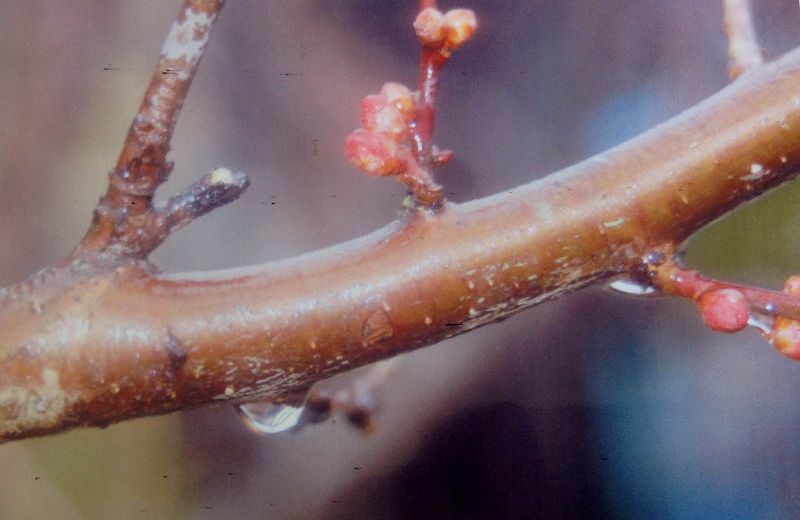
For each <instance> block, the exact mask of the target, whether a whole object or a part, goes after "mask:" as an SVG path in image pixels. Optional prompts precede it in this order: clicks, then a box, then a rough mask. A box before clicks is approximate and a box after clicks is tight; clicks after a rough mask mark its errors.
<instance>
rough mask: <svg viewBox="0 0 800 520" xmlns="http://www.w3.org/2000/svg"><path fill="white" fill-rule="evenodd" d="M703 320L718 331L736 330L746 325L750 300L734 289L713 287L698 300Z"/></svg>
mask: <svg viewBox="0 0 800 520" xmlns="http://www.w3.org/2000/svg"><path fill="white" fill-rule="evenodd" d="M698 305H699V307H700V312H701V313H702V314H703V321H705V323H706V325H707V326H708V327H709V328H711V329H714V330H717V331H720V332H738V331H740V330H742V329H743V328H745V327H746V326H747V320H748V319H749V318H750V302H749V301H748V300H747V297H746V296H745V295H744V294H742V293H741V292H739V291H737V290H736V289H713V290H711V291H708V292H707V293H705V294H703V295H702V296H701V297H700V301H699V302H698Z"/></svg>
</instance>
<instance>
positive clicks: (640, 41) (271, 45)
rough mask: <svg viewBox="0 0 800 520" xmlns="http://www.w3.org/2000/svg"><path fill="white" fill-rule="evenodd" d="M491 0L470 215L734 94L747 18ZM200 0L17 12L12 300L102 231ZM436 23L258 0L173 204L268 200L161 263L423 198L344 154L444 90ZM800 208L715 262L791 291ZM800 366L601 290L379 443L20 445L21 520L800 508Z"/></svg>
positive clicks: (1, 234)
mask: <svg viewBox="0 0 800 520" xmlns="http://www.w3.org/2000/svg"><path fill="white" fill-rule="evenodd" d="M469 4H470V7H472V8H473V9H475V11H476V12H477V13H478V16H479V19H480V22H481V28H480V31H479V33H478V35H477V36H476V38H475V40H474V41H473V42H471V43H470V44H468V45H467V46H466V47H465V48H464V49H463V50H462V51H460V52H458V53H457V54H456V56H455V58H454V59H453V60H452V62H451V63H450V64H449V65H448V68H447V73H446V75H445V79H444V82H443V85H442V99H441V103H440V112H439V119H438V128H437V138H436V141H437V142H438V143H439V144H440V145H441V146H444V147H448V148H453V149H454V150H455V151H456V159H455V160H454V162H453V163H451V164H450V165H448V166H447V167H446V168H445V169H444V171H442V172H441V173H440V174H439V175H440V176H439V179H440V180H441V181H442V182H443V183H444V184H445V185H446V186H447V189H448V192H449V193H450V198H451V199H454V200H456V201H465V200H470V199H473V198H476V197H481V196H485V195H489V194H491V193H494V192H497V191H500V190H503V189H508V188H512V187H514V186H517V185H519V184H521V183H524V182H527V181H530V180H532V179H534V178H537V177H540V176H543V175H546V174H547V173H550V172H552V171H555V170H558V169H560V168H562V167H564V166H567V165H569V164H571V163H574V162H576V161H579V160H581V159H583V158H586V157H588V156H590V155H592V154H594V153H596V152H600V151H602V150H604V149H606V148H608V147H611V146H613V145H615V144H617V143H619V142H621V141H623V140H625V139H627V138H629V137H632V136H634V135H636V134H637V133H639V132H641V131H644V130H646V129H648V128H650V127H652V126H654V125H655V124H657V123H659V122H661V121H664V120H666V119H668V118H669V117H671V116H673V115H675V114H677V113H679V112H680V111H681V110H683V109H686V108H688V107H690V106H692V105H693V104H695V103H697V102H698V101H700V100H702V99H703V98H705V97H707V96H709V95H711V94H713V93H714V92H716V91H718V90H719V89H721V88H723V87H724V86H725V85H726V84H727V83H728V79H727V73H726V43H725V39H724V35H723V32H722V26H721V23H722V22H721V20H722V12H721V5H720V4H721V2H718V1H712V0H676V1H671V2H664V1H661V0H605V1H603V2H596V1H591V0H573V1H569V2H554V1H549V0H470V2H469ZM441 5H442V7H444V8H447V7H460V6H461V5H455V4H453V3H451V2H449V1H448V2H441ZM754 6H755V13H756V22H757V26H758V30H759V34H760V37H761V41H762V43H763V46H764V48H765V51H766V53H767V55H768V56H770V57H776V56H778V55H780V54H782V53H783V52H786V51H788V50H789V49H791V48H793V47H794V46H796V45H798V44H800V36H799V35H798V34H800V33H798V27H800V8H798V5H797V3H796V2H793V1H791V2H790V1H787V0H754ZM178 7H179V2H178V1H177V0H174V1H167V0H116V1H112V2H107V1H100V0H92V1H90V0H70V1H69V2H66V1H64V2H48V1H44V0H24V1H23V0H0V42H1V43H0V244H2V245H3V246H2V248H0V251H1V252H0V285H8V284H11V283H13V282H14V281H16V280H19V279H21V278H23V277H25V276H26V275H28V274H30V273H32V272H33V271H35V270H37V269H39V268H41V267H44V266H46V265H48V264H52V263H54V262H56V261H57V260H59V259H60V258H62V257H63V256H64V255H65V254H67V253H68V252H69V251H70V249H71V248H72V247H73V245H74V244H75V243H76V242H77V241H78V240H79V239H80V237H81V236H82V234H83V233H84V231H85V229H86V227H87V225H88V223H89V219H90V213H91V209H92V208H93V207H94V204H95V203H96V201H97V198H98V197H99V196H100V194H101V193H102V192H103V191H104V189H105V172H106V171H108V169H109V168H110V167H111V166H112V165H113V164H114V162H115V160H116V154H117V153H118V151H119V148H120V145H121V143H122V139H123V138H124V135H125V132H126V129H127V126H128V124H129V121H130V119H131V117H132V115H133V114H134V113H135V110H136V108H137V106H138V104H139V101H140V97H141V95H142V93H143V91H144V88H145V86H146V84H147V81H148V79H149V77H150V71H151V67H152V65H153V64H154V63H155V59H156V57H157V55H158V52H159V50H160V47H161V42H162V40H163V37H164V35H165V34H166V32H167V30H168V28H169V26H170V24H171V22H172V19H173V18H174V16H175V14H176V12H177V10H178ZM415 10H416V2H415V1H413V0H403V1H399V0H381V1H376V0H369V1H368V0H318V1H311V0H291V1H289V0H284V1H275V0H263V1H256V0H229V2H228V5H227V6H226V8H225V10H224V12H223V13H222V17H221V19H220V21H219V23H218V25H217V28H216V30H215V33H214V35H213V36H212V41H211V44H210V46H209V49H208V52H207V54H206V57H205V58H204V62H203V65H202V67H201V70H200V73H199V74H198V77H197V79H196V80H195V84H194V87H193V89H192V92H191V94H190V96H189V99H188V101H187V103H186V105H185V109H184V112H183V116H182V118H181V121H180V123H179V125H178V130H177V135H176V136H175V139H174V145H173V152H172V154H171V157H172V159H173V160H175V162H176V171H175V173H174V174H173V177H172V179H171V181H170V182H169V184H168V185H166V186H165V187H164V188H163V189H162V193H161V196H162V197H165V196H167V195H169V194H170V193H173V192H175V191H177V190H179V189H181V188H182V187H184V186H186V185H187V184H189V183H190V182H191V181H192V180H193V179H195V178H197V177H198V176H199V175H201V174H202V173H203V172H205V171H208V170H210V169H212V168H213V167H214V166H217V165H226V166H229V167H231V168H234V169H238V170H242V171H245V172H247V173H248V174H249V175H250V176H251V178H252V186H251V188H250V189H249V191H248V192H247V193H246V195H245V196H243V197H242V199H241V200H239V201H237V202H236V203H235V204H232V205H231V206H229V207H225V208H223V209H220V210H218V211H215V212H213V213H212V214H210V215H208V216H206V217H204V218H202V219H201V220H200V221H198V222H195V223H193V224H192V225H191V226H190V227H189V228H187V229H186V230H183V231H181V232H180V233H178V234H177V235H175V236H174V237H172V239H171V240H169V241H168V242H167V243H166V244H165V245H164V246H162V247H161V248H160V249H159V250H158V251H157V252H156V254H155V256H154V260H155V262H156V263H157V264H158V265H160V266H161V267H162V268H163V269H164V270H166V271H169V272H178V271H192V270H207V269H216V268H225V267H233V266H240V265H246V264H255V263H261V262H264V261H268V260H273V259H280V258H287V257H291V256H293V255H297V254H300V253H303V252H306V251H311V250H314V249H317V248H320V247H323V246H327V245H330V244H334V243H337V242H340V241H343V240H347V239H350V238H354V237H357V236H360V235H362V234H364V233H367V232H369V231H371V230H374V229H376V228H378V227H380V226H383V225H384V224H386V223H388V222H389V221H391V220H392V219H393V218H394V217H395V216H396V208H397V207H398V205H399V203H400V200H401V198H402V196H403V190H402V189H401V187H400V186H399V185H397V184H395V183H393V182H392V181H391V180H376V179H370V178H367V177H365V176H363V175H360V174H358V173H356V172H355V170H354V168H353V167H351V166H350V165H349V164H348V163H347V161H346V159H345V155H344V152H343V140H344V137H345V136H346V135H347V134H348V133H349V132H350V131H351V130H352V129H353V128H355V127H356V126H357V125H358V103H359V100H360V99H361V97H363V96H364V95H365V94H367V93H372V92H377V91H378V89H379V88H380V86H381V84H382V83H383V82H385V81H389V80H394V81H400V82H404V83H407V84H411V85H413V84H414V83H415V81H416V75H417V57H418V49H417V45H416V42H415V40H414V37H413V34H412V31H411V29H410V22H411V20H413V18H414V15H415ZM646 167H647V165H646V164H642V170H643V172H644V171H646ZM798 198H800V191H799V190H798V187H797V186H791V185H790V186H787V187H786V188H784V189H782V190H779V191H778V192H776V193H773V194H771V195H769V196H767V197H764V198H762V199H760V200H759V201H758V202H757V203H754V204H751V205H749V206H747V207H745V208H742V209H741V210H740V211H738V212H737V213H736V214H734V215H733V216H731V217H729V218H726V219H724V220H722V221H720V222H718V223H715V224H714V225H712V226H709V227H708V228H706V229H705V230H704V231H703V232H701V233H700V234H699V235H698V236H697V237H695V238H694V239H693V240H692V241H691V243H690V244H689V245H688V259H689V262H690V263H691V264H692V265H694V266H698V267H701V268H702V269H704V270H705V271H706V272H707V273H709V274H712V275H716V276H724V277H727V278H728V279H732V280H737V281H744V282H749V283H756V284H761V285H764V286H768V287H772V288H779V287H780V286H781V285H782V282H783V280H784V279H785V278H786V277H787V276H788V275H789V274H791V273H796V272H798V271H799V270H800V268H799V267H798V266H799V265H800V261H798V252H800V242H799V239H798V236H800V235H798V233H797V230H798V227H799V225H800V209H798V202H800V201H798ZM798 376H800V364H797V363H794V362H791V361H789V360H787V359H784V358H783V357H781V356H780V355H778V354H777V353H775V352H774V351H773V350H772V348H771V347H770V346H769V345H767V344H766V343H765V342H763V341H762V340H761V338H760V337H759V335H758V333H757V332H756V331H745V332H742V333H740V334H737V335H733V336H728V335H723V334H717V333H713V332H711V331H709V330H707V329H705V328H704V327H703V326H702V325H701V322H700V318H699V316H698V315H697V313H696V311H695V310H694V309H693V308H692V306H691V305H689V304H688V303H686V302H683V301H675V300H672V299H664V298H646V299H645V298H635V297H626V296H621V295H617V294H612V293H610V292H608V291H607V290H604V289H603V288H592V289H587V290H583V291H580V292H578V293H576V294H573V295H569V296H566V297H563V298H561V299H560V300H558V301H556V302H553V303H548V304H546V305H542V306H540V307H538V308H535V309H533V310H529V311H527V312H525V313H523V314H521V315H519V316H516V317H514V318H512V319H509V320H507V321H505V322H503V323H502V324H499V325H492V326H489V327H486V328H484V329H481V330H478V331H476V332H473V333H471V334H469V335H467V336H464V337H460V338H455V339H452V340H449V341H447V342H444V343H442V344H440V345H437V346H434V347H429V348H426V349H423V350H420V351H417V352H414V353H411V354H408V355H406V356H403V357H402V359H401V362H400V363H399V365H398V366H397V369H396V371H395V373H394V375H393V377H392V378H391V379H390V380H389V381H388V383H387V385H386V387H385V392H384V395H385V405H384V408H383V412H382V414H381V416H380V428H379V430H378V431H377V432H376V433H374V434H372V435H369V436H364V435H362V434H360V433H358V432H357V431H355V430H353V429H351V428H349V427H348V426H347V425H346V424H345V421H343V420H341V419H339V420H335V421H331V422H328V423H325V424H322V425H319V426H317V427H314V428H311V429H307V430H305V431H303V432H301V433H298V434H296V435H288V436H272V437H260V436H256V435H254V434H252V433H251V432H249V431H248V430H247V429H245V427H244V426H243V425H242V423H241V421H240V420H239V419H238V416H237V414H236V413H235V411H234V410H233V409H232V408H230V407H209V408H204V409H199V410H195V411H191V412H186V413H177V414H173V415H169V416H164V417H156V418H148V419H142V420H137V421H131V422H127V423H123V424H119V425H114V426H111V427H109V428H107V429H105V430H81V431H74V432H70V433H67V434H63V435H59V436H53V437H49V438H42V439H32V440H26V441H21V442H15V443H12V444H7V445H3V446H0V468H2V470H0V518H3V519H5V518H9V519H27V518H31V519H38V518H98V519H100V518H187V519H189V518H191V519H194V518H203V519H205V518H208V519H211V518H377V517H380V518H579V517H580V518H590V517H613V518H655V519H658V518H672V519H674V518H796V517H798V516H799V515H800V445H799V446H798V447H796V446H795V444H798V438H800V436H798V434H799V433H800V404H798V398H797V394H800V377H798ZM0 377H2V374H0ZM346 377H347V376H345V378H343V379H342V380H340V381H333V382H332V383H331V384H334V385H336V384H346V381H345V379H346Z"/></svg>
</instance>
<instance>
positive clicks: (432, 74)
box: [412, 46, 449, 169]
mask: <svg viewBox="0 0 800 520" xmlns="http://www.w3.org/2000/svg"><path fill="white" fill-rule="evenodd" d="M448 59H449V57H448V55H446V54H445V53H443V52H442V49H441V48H433V47H428V46H424V47H423V48H422V60H421V64H420V82H419V83H420V85H419V103H418V110H419V112H418V113H417V117H416V120H415V121H414V123H413V125H412V132H413V136H414V144H415V148H416V149H415V154H414V155H415V158H416V159H417V161H418V162H419V164H420V166H422V167H423V168H426V169H427V168H430V166H431V163H432V162H433V159H432V154H431V150H432V148H433V131H434V126H435V123H436V96H437V94H438V93H439V79H440V78H441V75H442V68H443V67H444V64H445V63H447V60H448Z"/></svg>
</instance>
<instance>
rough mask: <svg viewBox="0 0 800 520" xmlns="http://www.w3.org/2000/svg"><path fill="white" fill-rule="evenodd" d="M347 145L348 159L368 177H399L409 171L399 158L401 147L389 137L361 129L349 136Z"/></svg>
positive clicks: (404, 162)
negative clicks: (398, 175)
mask: <svg viewBox="0 0 800 520" xmlns="http://www.w3.org/2000/svg"><path fill="white" fill-rule="evenodd" d="M346 144H347V158H348V159H350V161H351V162H352V163H353V164H355V165H356V166H357V167H358V168H359V169H360V170H361V171H363V172H364V173H366V174H367V175H373V176H376V177H382V176H385V175H397V174H400V173H403V172H405V171H406V170H407V169H408V165H407V163H406V161H405V160H403V159H401V158H400V157H399V155H400V152H401V150H400V148H401V145H398V144H397V142H396V141H395V140H394V139H392V137H391V136H389V135H385V134H380V133H375V132H368V131H366V130H363V129H360V128H359V129H358V130H356V131H355V132H353V133H352V134H350V135H348V136H347V140H346Z"/></svg>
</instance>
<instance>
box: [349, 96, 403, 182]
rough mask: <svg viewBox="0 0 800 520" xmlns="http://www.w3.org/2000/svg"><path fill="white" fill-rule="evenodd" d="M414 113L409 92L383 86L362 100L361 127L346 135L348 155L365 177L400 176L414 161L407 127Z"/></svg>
mask: <svg viewBox="0 0 800 520" xmlns="http://www.w3.org/2000/svg"><path fill="white" fill-rule="evenodd" d="M416 113H417V105H416V103H415V102H414V96H413V94H412V93H411V91H410V90H409V89H408V88H407V87H405V86H403V85H400V84H398V83H386V84H385V85H384V86H383V88H382V89H381V91H380V93H379V94H374V95H370V96H367V97H365V98H364V99H363V100H362V101H361V128H359V129H358V130H356V131H354V132H353V133H352V134H350V135H349V136H347V141H346V142H347V156H348V158H349V159H350V161H351V162H353V164H355V165H356V166H357V167H358V168H359V169H360V170H362V171H363V172H364V173H366V174H368V175H374V176H384V175H399V174H401V173H404V172H406V171H407V170H408V169H409V161H411V160H413V155H412V154H411V148H410V147H409V143H408V142H409V139H410V137H411V134H410V127H409V124H410V123H411V122H412V121H413V120H414V117H415V116H416Z"/></svg>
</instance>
